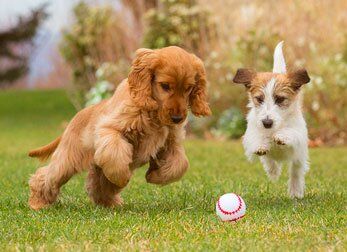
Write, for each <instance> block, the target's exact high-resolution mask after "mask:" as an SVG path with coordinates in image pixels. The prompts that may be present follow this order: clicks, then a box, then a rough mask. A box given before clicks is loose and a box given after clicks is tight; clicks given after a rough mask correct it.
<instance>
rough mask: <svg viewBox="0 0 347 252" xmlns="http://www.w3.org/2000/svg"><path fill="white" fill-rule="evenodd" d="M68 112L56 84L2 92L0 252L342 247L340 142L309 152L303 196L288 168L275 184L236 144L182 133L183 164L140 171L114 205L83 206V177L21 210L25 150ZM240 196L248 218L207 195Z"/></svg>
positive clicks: (346, 245) (58, 128)
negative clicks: (290, 189)
mask: <svg viewBox="0 0 347 252" xmlns="http://www.w3.org/2000/svg"><path fill="white" fill-rule="evenodd" d="M74 113H75V112H74V109H73V108H72V106H71V105H70V103H69V102H68V100H67V98H66V96H65V94H64V92H63V91H2V92H1V93H0V177H1V179H0V188H1V191H0V251H3V250H16V249H28V248H29V249H30V248H32V249H34V250H38V249H42V250H65V249H67V250H89V251H94V250H104V249H110V250H122V251H124V250H146V251H148V250H153V251H163V250H172V251H195V250H200V251H216V250H217V251H230V250H245V251H253V250H260V251H263V250H267V251H268V250H281V251H282V250H294V251H302V250H324V251H325V250H335V249H336V250H339V251H343V250H346V249H347V241H346V233H347V228H346V226H347V223H346V210H347V209H346V206H347V200H346V192H347V175H346V167H347V155H346V154H347V148H319V149H311V150H310V156H311V170H310V171H309V173H308V174H307V177H306V178H307V191H306V197H305V198H304V199H303V200H291V199H289V198H288V196H287V192H286V188H287V186H286V181H287V178H288V176H287V174H286V172H284V173H283V174H282V176H281V179H280V181H279V182H277V183H275V184H273V183H271V182H269V181H268V180H267V178H266V176H265V173H264V171H263V170H262V168H261V166H260V164H259V163H254V164H249V163H248V162H247V161H246V159H245V157H244V155H243V150H242V147H241V145H240V143H239V142H217V141H203V140H187V141H186V143H185V145H186V150H187V154H188V156H189V160H190V164H191V166H190V170H189V171H188V172H187V174H186V175H185V176H184V178H183V179H182V180H181V181H180V182H177V183H174V184H172V185H169V186H165V187H157V186H154V185H151V184H147V183H146V182H145V179H144V174H145V171H146V169H144V168H142V169H139V170H138V171H137V172H136V174H135V176H134V177H133V179H132V180H131V182H130V184H129V185H128V187H127V188H126V189H125V190H124V192H123V194H122V195H123V198H124V200H125V204H124V206H123V207H122V208H117V209H104V208H101V207H97V206H95V205H93V204H92V203H90V201H89V199H88V197H87V195H86V193H85V189H84V177H85V174H81V175H80V176H76V177H74V178H73V179H72V180H71V181H70V182H69V183H68V184H67V185H66V186H64V187H63V189H62V194H61V197H60V199H59V201H58V203H56V204H55V205H53V206H52V207H51V208H48V209H45V210H42V211H39V212H34V211H32V210H30V209H29V208H28V205H27V199H28V183H27V181H28V178H29V176H30V174H32V173H33V172H34V171H35V169H36V168H37V167H38V165H39V163H38V161H36V160H33V159H30V158H28V157H27V154H26V153H27V151H28V150H30V149H31V148H34V147H37V146H40V145H43V144H46V143H48V142H49V141H50V140H52V139H54V138H55V137H56V136H57V135H59V134H60V133H61V132H62V130H63V126H64V125H65V124H66V122H67V121H68V120H69V119H70V118H71V117H72V116H73V114H74ZM226 192H236V193H239V194H240V195H241V196H242V197H243V198H244V200H245V202H246V204H247V215H246V217H245V218H243V219H242V220H241V221H239V222H237V223H234V224H231V223H223V222H220V221H219V220H218V219H217V217H216V215H215V202H216V200H217V199H218V196H220V195H221V194H224V193H226Z"/></svg>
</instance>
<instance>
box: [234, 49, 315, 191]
mask: <svg viewBox="0 0 347 252" xmlns="http://www.w3.org/2000/svg"><path fill="white" fill-rule="evenodd" d="M282 44H283V42H281V43H279V44H278V45H277V47H276V49H275V53H274V67H273V71H272V72H256V71H254V70H249V69H238V71H237V73H236V75H235V77H234V80H233V81H234V82H235V83H240V84H243V85H245V87H246V89H247V91H248V94H249V105H248V106H249V108H250V111H249V114H248V116H247V130H246V133H245V135H244V138H243V146H244V148H245V153H246V156H247V157H248V158H249V159H250V160H251V159H253V157H254V155H258V156H260V160H261V162H262V164H263V166H264V169H265V171H266V173H267V174H268V177H269V178H270V179H271V180H277V179H278V178H279V176H280V174H281V169H282V164H283V163H284V162H288V163H289V182H288V191H289V195H290V196H291V197H293V198H303V197H304V189H305V177H304V176H305V172H306V171H307V170H308V168H309V165H308V136H307V128H306V123H305V120H304V117H303V114H302V111H301V94H300V89H301V86H302V85H303V84H306V83H308V82H309V81H310V78H309V76H308V74H307V72H306V70H305V69H299V70H294V71H288V72H287V70H286V64H285V60H284V57H283V52H282Z"/></svg>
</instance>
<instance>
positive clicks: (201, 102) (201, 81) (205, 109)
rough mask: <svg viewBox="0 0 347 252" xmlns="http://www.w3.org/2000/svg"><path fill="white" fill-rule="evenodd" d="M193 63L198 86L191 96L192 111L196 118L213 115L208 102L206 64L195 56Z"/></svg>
mask: <svg viewBox="0 0 347 252" xmlns="http://www.w3.org/2000/svg"><path fill="white" fill-rule="evenodd" d="M193 61H194V65H195V69H196V71H197V72H196V75H195V82H196V85H195V86H194V88H193V90H192V91H191V93H190V95H189V105H190V109H191V111H192V113H193V114H194V115H195V116H209V115H211V109H210V107H209V105H208V102H207V94H206V84H207V80H206V71H205V67H204V63H203V62H202V61H201V59H199V58H198V57H196V56H195V55H193Z"/></svg>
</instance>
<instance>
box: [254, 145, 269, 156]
mask: <svg viewBox="0 0 347 252" xmlns="http://www.w3.org/2000/svg"><path fill="white" fill-rule="evenodd" d="M268 152H269V150H268V149H267V148H264V147H261V148H259V149H258V150H257V151H256V152H255V153H254V154H256V155H258V156H264V155H266V154H267V153H268Z"/></svg>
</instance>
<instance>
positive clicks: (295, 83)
mask: <svg viewBox="0 0 347 252" xmlns="http://www.w3.org/2000/svg"><path fill="white" fill-rule="evenodd" d="M287 76H288V79H289V81H290V83H291V85H292V87H293V88H294V90H298V89H300V87H301V86H302V85H304V84H306V83H309V82H310V77H309V76H308V74H307V71H306V69H298V70H294V71H291V72H289V73H288V75H287Z"/></svg>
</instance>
